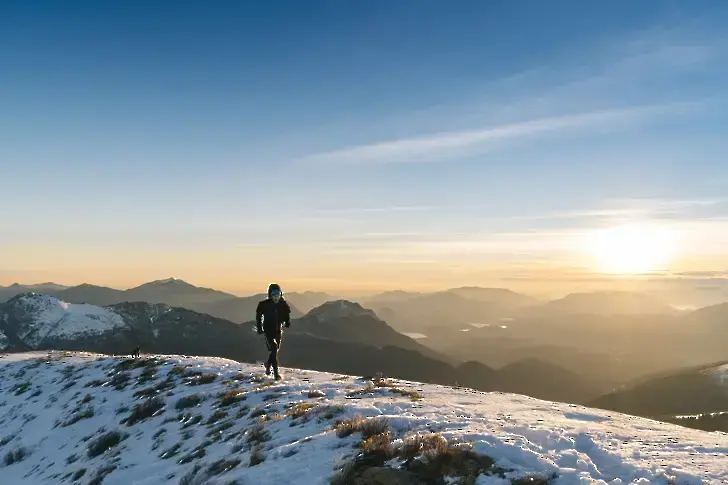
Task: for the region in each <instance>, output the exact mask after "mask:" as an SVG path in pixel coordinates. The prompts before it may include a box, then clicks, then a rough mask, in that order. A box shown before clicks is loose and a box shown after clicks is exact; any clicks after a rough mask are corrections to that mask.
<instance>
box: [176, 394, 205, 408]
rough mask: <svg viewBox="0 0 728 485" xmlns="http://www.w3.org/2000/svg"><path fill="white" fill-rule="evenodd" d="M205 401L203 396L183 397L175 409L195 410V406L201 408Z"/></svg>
mask: <svg viewBox="0 0 728 485" xmlns="http://www.w3.org/2000/svg"><path fill="white" fill-rule="evenodd" d="M203 400H204V397H203V396H202V395H201V394H190V395H189V396H184V397H181V398H179V399H178V400H177V403H176V404H175V405H174V407H175V409H188V408H193V407H195V406H199V404H200V403H201V402H202V401H203Z"/></svg>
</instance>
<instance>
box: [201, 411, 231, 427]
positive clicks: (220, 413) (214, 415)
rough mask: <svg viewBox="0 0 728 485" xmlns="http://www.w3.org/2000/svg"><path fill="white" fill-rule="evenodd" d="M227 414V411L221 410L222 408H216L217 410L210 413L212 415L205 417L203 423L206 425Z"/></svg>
mask: <svg viewBox="0 0 728 485" xmlns="http://www.w3.org/2000/svg"><path fill="white" fill-rule="evenodd" d="M227 416H228V413H227V412H225V411H223V410H222V409H218V410H217V411H215V412H214V413H212V415H211V416H210V417H209V418H208V419H207V422H205V424H207V425H210V424H215V423H217V422H218V421H220V420H221V419H225V418H227Z"/></svg>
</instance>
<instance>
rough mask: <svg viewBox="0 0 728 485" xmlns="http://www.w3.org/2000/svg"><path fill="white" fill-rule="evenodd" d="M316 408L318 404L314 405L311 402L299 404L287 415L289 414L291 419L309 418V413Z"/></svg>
mask: <svg viewBox="0 0 728 485" xmlns="http://www.w3.org/2000/svg"><path fill="white" fill-rule="evenodd" d="M316 406H317V405H316V404H312V403H310V402H299V403H298V404H296V405H294V406H292V407H290V408H289V409H288V411H287V413H286V414H288V416H290V417H291V419H298V418H302V417H308V412H309V411H310V410H311V409H313V408H315V407H316Z"/></svg>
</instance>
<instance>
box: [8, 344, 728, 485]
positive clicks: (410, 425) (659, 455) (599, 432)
mask: <svg viewBox="0 0 728 485" xmlns="http://www.w3.org/2000/svg"><path fill="white" fill-rule="evenodd" d="M260 370H261V369H260V368H259V367H257V366H255V367H251V366H249V365H246V364H241V363H238V362H234V361H230V360H225V359H216V358H181V357H179V356H163V355H159V356H150V357H149V358H142V359H136V360H134V359H117V358H110V357H107V356H103V355H94V354H88V353H78V354H72V353H59V352H54V353H52V354H46V353H45V352H43V353H38V352H36V353H25V354H11V355H6V356H4V357H2V358H1V359H0V382H1V383H2V386H1V387H0V401H1V402H2V405H0V423H2V428H0V450H1V453H2V463H0V483H4V484H5V483H7V484H13V485H31V484H32V485H45V484H49V485H50V484H53V485H56V484H62V483H84V484H85V483H94V484H102V485H130V484H133V485H158V484H173V485H177V484H184V485H189V484H208V485H213V484H220V485H222V484H226V485H227V484H239V485H243V484H253V483H254V484H258V485H268V484H276V485H277V484H280V483H291V484H296V485H324V484H331V483H332V484H384V483H386V484H412V485H414V484H426V485H430V484H433V485H434V484H453V483H468V484H476V485H507V484H517V485H525V484H531V485H577V484H578V485H588V484H594V485H597V484H599V485H603V484H609V485H626V484H628V483H633V484H638V485H649V484H660V485H672V484H674V485H697V484H716V485H717V484H721V483H727V482H728V466H727V465H728V458H726V453H727V452H728V435H726V434H719V433H707V432H702V431H697V430H691V429H687V428H681V427H678V426H675V425H670V424H663V423H659V422H655V421H651V420H647V419H643V418H636V417H633V416H626V415H621V414H619V413H614V412H606V411H599V410H595V409H589V408H585V407H581V406H573V405H565V404H559V403H554V402H549V401H541V400H537V399H533V398H527V397H524V396H518V395H512V394H501V393H481V392H476V391H472V390H469V389H453V388H450V387H444V386H437V385H427V384H420V383H415V382H409V381H400V380H391V379H386V380H383V379H364V378H357V377H355V376H348V375H333V374H326V373H320V372H312V371H306V370H298V369H285V370H284V375H285V378H284V380H283V381H281V382H276V381H272V380H270V379H269V378H267V377H266V376H264V375H262V373H261V372H260Z"/></svg>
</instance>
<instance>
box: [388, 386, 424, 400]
mask: <svg viewBox="0 0 728 485" xmlns="http://www.w3.org/2000/svg"><path fill="white" fill-rule="evenodd" d="M389 392H393V393H395V394H399V395H401V396H407V397H409V398H410V399H412V400H413V401H419V400H420V399H422V395H421V394H420V393H419V392H417V391H410V390H409V389H402V388H400V387H392V388H390V389H389Z"/></svg>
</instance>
